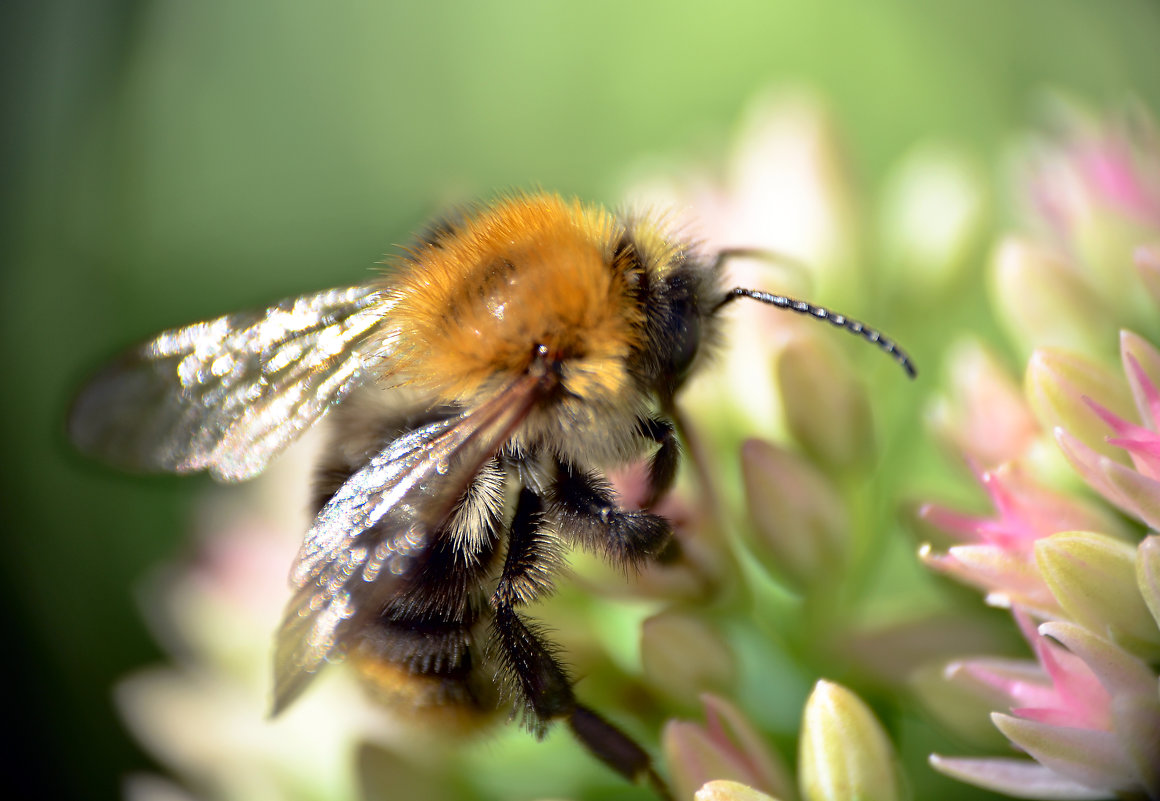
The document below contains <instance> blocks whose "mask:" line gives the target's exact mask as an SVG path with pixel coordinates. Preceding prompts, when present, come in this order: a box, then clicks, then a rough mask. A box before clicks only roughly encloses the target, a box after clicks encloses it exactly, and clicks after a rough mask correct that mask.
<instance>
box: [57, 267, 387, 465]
mask: <svg viewBox="0 0 1160 801" xmlns="http://www.w3.org/2000/svg"><path fill="white" fill-rule="evenodd" d="M376 296H377V293H376V290H375V289H374V288H372V287H370V286H356V287H349V288H344V289H331V290H326V291H323V292H317V293H314V294H311V295H303V296H301V297H297V298H288V299H286V300H284V301H282V302H280V303H278V304H277V305H274V306H271V307H270V308H268V309H265V310H262V311H251V312H242V313H239V314H231V315H227V316H225V317H218V318H217V319H215V320H207V321H205V322H200V323H194V324H193V325H188V326H185V327H183V328H174V329H172V330H169V331H165V332H163V333H162V334H160V335H158V336H157V337H155V338H153V339H152V340H150V341H148V342H146V343H144V344H142V345H140V346H138V347H137V348H135V349H133V350H132V351H130V352H129V353H127V354H125V355H124V356H123V357H122V358H121V359H120V360H118V361H117V362H115V363H114V364H112V365H110V366H109V367H108V368H106V369H105V370H104V371H102V372H101V373H99V374H98V375H97V376H96V377H95V378H94V379H93V380H92V381H91V382H90V383H89V384H88V385H86V386H85V388H84V389H83V390H82V391H81V394H80V396H79V397H78V398H77V399H76V402H75V403H74V404H73V408H72V412H71V414H70V416H69V434H70V436H71V438H72V440H73V441H74V442H75V443H76V445H77V446H78V447H79V448H80V449H81V450H82V451H84V452H86V453H89V454H91V455H93V456H96V457H97V458H100V459H102V460H104V461H107V462H110V463H112V464H114V465H117V466H119V467H123V468H127V469H130V470H146V471H159V470H163V471H175V472H178V473H185V472H191V471H196V470H209V471H210V473H211V474H213V476H214V477H215V478H218V479H222V480H226V481H241V480H243V479H247V478H250V477H252V476H254V475H256V474H257V473H259V472H260V471H261V470H262V468H264V467H265V466H266V463H267V462H268V461H269V460H270V458H271V457H272V456H273V455H274V454H276V453H277V452H278V451H280V450H282V449H283V448H285V447H286V446H287V445H288V444H290V443H291V442H292V441H293V440H294V439H295V438H297V437H298V435H299V434H301V433H302V432H303V431H304V430H306V429H307V428H309V427H310V426H311V425H312V424H314V423H315V422H316V421H317V420H318V419H319V418H320V417H321V416H322V415H323V414H325V412H326V410H327V409H328V408H329V407H330V406H331V405H332V404H334V403H335V402H336V401H338V400H340V399H341V398H342V397H343V396H345V395H346V394H347V393H348V392H349V391H350V390H351V389H352V388H353V387H355V386H357V385H358V384H359V383H360V382H361V381H362V380H363V378H364V375H365V370H366V368H367V366H368V364H369V363H370V362H371V360H372V359H373V358H374V354H372V353H371V352H370V350H371V345H372V343H371V341H370V340H371V335H372V334H373V332H374V329H375V326H376V324H377V323H378V322H379V320H380V319H381V317H382V314H383V309H382V308H381V306H380V305H377V304H376V303H375V301H376Z"/></svg>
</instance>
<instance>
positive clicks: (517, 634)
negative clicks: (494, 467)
mask: <svg viewBox="0 0 1160 801" xmlns="http://www.w3.org/2000/svg"><path fill="white" fill-rule="evenodd" d="M543 506H544V504H543V500H542V499H541V498H540V496H539V495H537V494H536V493H535V492H533V491H531V490H529V489H526V488H525V489H523V490H521V492H520V497H519V501H518V502H517V504H516V511H515V516H514V518H513V519H512V524H511V530H510V533H509V535H508V552H507V556H506V557H505V559H504V566H503V572H502V574H501V575H500V579H499V584H498V586H497V588H496V591H495V594H494V595H493V596H492V606H493V607H494V608H495V619H494V622H493V624H492V626H493V637H494V639H493V648H494V649H495V650H496V651H498V653H497V654H496V656H497V657H498V661H499V664H500V665H501V669H502V671H503V675H504V681H505V684H506V685H507V686H508V689H509V692H510V693H511V694H512V695H514V696H515V697H516V698H519V699H521V701H522V705H523V712H524V717H525V722H526V723H527V724H528V726H529V728H530V729H531V730H532V731H533V733H535V734H536V736H539V737H542V736H543V735H544V733H545V731H546V730H547V726H548V724H549V723H551V722H552V721H554V720H566V721H567V723H568V727H569V728H570V729H571V730H572V732H573V734H575V736H576V738H577V739H578V740H579V741H580V743H581V744H582V745H583V746H584V747H585V748H587V749H588V750H589V751H590V752H591V753H592V754H593V756H595V757H596V758H597V759H599V760H600V761H601V762H603V763H604V764H606V765H608V766H609V767H610V768H612V769H613V770H614V771H616V772H617V773H619V774H621V775H622V776H624V777H626V778H628V779H629V780H630V781H633V782H640V781H642V780H643V781H646V782H647V783H648V784H650V785H651V786H652V787H653V789H654V790H656V792H657V793H658V794H659V795H660V796H661V797H662V798H665V799H668V798H670V797H671V796H670V794H669V791H668V788H667V786H666V785H665V783H664V781H663V780H662V779H661V778H660V776H659V775H658V774H657V772H656V770H655V769H654V768H653V766H652V760H651V758H650V757H649V755H648V752H647V751H645V750H644V749H643V748H641V747H640V746H639V745H637V744H636V743H635V742H634V741H633V740H632V739H631V738H630V737H629V736H628V735H626V734H624V733H623V732H622V731H620V729H618V728H616V727H615V726H613V725H612V724H611V723H609V722H608V721H606V720H605V719H604V718H603V717H601V716H600V715H598V714H597V713H596V712H593V711H592V710H591V709H589V708H587V707H585V706H582V705H581V704H579V703H577V701H576V696H575V694H574V693H573V691H572V681H571V679H570V678H569V677H568V673H567V671H566V670H565V669H564V666H563V665H562V664H561V663H560V661H559V659H557V658H556V655H555V651H556V649H555V647H554V646H553V645H552V644H551V643H550V642H549V641H548V640H547V639H546V638H545V637H544V635H543V633H542V632H540V631H538V630H537V628H536V627H535V625H534V624H529V623H528V622H527V621H525V620H524V619H523V618H522V617H521V616H520V615H519V613H518V612H517V611H516V607H517V606H521V605H523V604H526V603H528V602H530V601H531V600H533V599H534V598H536V597H537V596H539V595H541V594H543V593H545V592H547V591H549V590H550V589H551V584H550V579H549V576H550V573H551V572H552V570H553V569H554V568H555V567H556V564H557V563H558V557H557V554H556V552H555V545H556V538H555V537H554V536H552V535H551V534H550V533H549V532H547V531H545V530H544V527H543V523H544V518H543Z"/></svg>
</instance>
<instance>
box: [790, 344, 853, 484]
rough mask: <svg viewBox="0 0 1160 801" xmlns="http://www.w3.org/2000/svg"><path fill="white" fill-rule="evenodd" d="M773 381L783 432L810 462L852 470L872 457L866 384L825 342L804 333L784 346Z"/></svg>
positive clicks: (837, 468) (826, 466)
mask: <svg viewBox="0 0 1160 801" xmlns="http://www.w3.org/2000/svg"><path fill="white" fill-rule="evenodd" d="M777 382H778V386H779V387H780V390H781V396H782V403H783V405H784V408H785V417H786V423H787V425H788V427H789V430H790V432H791V433H792V434H793V436H794V438H795V439H796V440H797V441H798V442H799V443H800V444H801V446H802V448H803V449H805V451H806V453H808V454H809V455H810V456H811V457H812V458H813V459H814V460H815V461H817V462H818V463H819V464H820V465H822V466H823V467H825V468H831V469H836V470H842V471H847V472H852V473H856V472H859V471H861V470H864V469H866V467H867V466H868V465H870V464H871V463H872V462H873V461H874V428H873V425H872V422H873V421H872V419H871V416H870V401H869V398H867V396H866V388H865V386H864V385H863V384H862V382H861V381H860V380H859V379H858V378H857V377H856V376H855V375H854V373H853V372H852V371H851V370H850V367H849V365H847V364H846V363H845V361H844V360H843V359H841V358H839V357H838V355H837V354H836V353H835V352H834V351H833V350H831V349H830V347H829V346H827V345H823V344H822V343H821V342H820V340H818V339H816V338H813V337H809V338H806V337H804V336H803V337H800V338H798V339H795V340H794V341H792V342H790V343H789V344H787V345H786V346H785V348H783V349H782V351H781V353H780V354H779V355H778V360H777Z"/></svg>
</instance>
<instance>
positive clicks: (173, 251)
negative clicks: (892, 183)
mask: <svg viewBox="0 0 1160 801" xmlns="http://www.w3.org/2000/svg"><path fill="white" fill-rule="evenodd" d="M0 15H2V17H0V59H2V61H3V75H4V81H3V91H4V95H3V109H2V111H3V119H4V125H3V131H4V133H3V151H2V158H3V169H2V172H0V175H2V176H3V178H2V182H0V198H2V200H3V216H2V218H0V225H2V226H3V228H2V237H0V249H2V251H3V259H2V261H0V264H2V265H3V266H2V268H0V269H2V270H3V273H2V276H0V278H2V281H3V283H2V285H0V327H2V331H3V334H2V342H3V348H4V354H3V362H4V379H3V386H4V389H3V392H2V398H3V404H4V408H3V410H2V412H3V413H2V414H0V425H3V437H2V439H0V442H2V443H3V454H4V456H3V470H4V475H3V480H2V481H0V493H2V494H0V498H2V501H0V504H2V509H3V512H4V526H3V528H4V533H3V538H4V543H5V551H4V554H3V558H2V559H0V571H2V574H0V575H2V579H0V591H2V592H3V597H2V598H0V609H2V610H3V614H4V616H5V617H6V619H7V620H8V623H7V624H6V625H7V626H8V633H7V634H6V635H5V645H6V648H5V657H4V663H5V669H6V672H8V673H9V674H10V675H9V678H8V680H7V681H6V683H5V685H4V691H5V695H6V696H7V701H6V702H5V705H4V706H5V713H4V725H5V728H6V729H8V733H9V735H10V737H11V736H14V737H15V739H16V741H17V742H18V747H17V749H16V750H15V751H12V750H9V749H5V753H4V757H3V759H4V761H5V762H6V763H9V764H8V767H9V768H10V769H11V770H12V776H11V778H10V779H9V780H6V784H8V786H10V787H11V786H14V787H17V788H23V789H24V790H25V791H27V792H29V793H30V794H31V793H35V795H36V796H37V797H41V798H98V799H99V798H112V797H115V796H116V795H117V793H118V782H119V779H120V777H121V776H122V775H123V774H124V773H125V772H126V771H129V770H134V769H142V768H149V767H150V763H149V761H148V758H147V757H145V756H144V755H143V754H142V753H141V752H140V751H139V750H138V749H137V748H136V746H135V745H134V744H133V743H132V742H131V741H130V739H129V738H128V736H127V735H126V734H125V733H124V731H123V729H122V728H121V726H120V725H119V723H118V722H117V720H116V717H115V715H114V712H113V709H112V705H111V700H110V693H109V688H110V685H111V683H112V682H113V681H114V680H115V679H116V678H117V677H118V676H121V675H122V674H124V673H125V672H126V671H128V670H130V669H132V668H134V667H137V666H140V665H142V664H146V663H149V662H153V661H156V660H158V659H159V658H160V654H159V651H158V648H157V646H156V645H155V644H154V643H153V642H151V640H150V638H149V637H148V635H147V633H146V631H145V628H144V625H143V623H142V622H141V616H140V613H139V612H138V610H137V609H136V608H135V606H134V601H133V597H132V591H133V588H134V584H135V582H136V581H138V580H139V579H140V577H141V576H142V575H143V574H144V573H145V572H146V571H147V569H148V568H149V567H150V566H151V565H154V564H156V563H157V562H159V561H160V560H163V559H164V558H166V557H171V556H173V555H174V554H175V553H178V552H179V551H180V549H181V543H182V542H183V538H184V536H185V534H186V532H187V530H188V528H189V522H188V520H189V510H190V508H191V506H192V503H193V498H194V497H195V496H196V494H197V493H198V491H199V487H201V486H202V484H201V483H200V480H199V479H191V480H186V481H178V480H168V479H157V480H142V479H132V478H125V477H123V476H119V475H115V474H112V473H110V472H108V471H105V470H104V469H102V468H100V467H99V466H95V465H92V464H89V463H86V462H85V461H83V460H82V459H80V458H78V457H76V456H74V455H73V454H72V453H71V452H70V450H69V448H68V446H67V444H66V443H65V442H64V440H63V435H62V420H63V417H64V414H65V411H66V408H67V404H68V401H69V398H70V396H71V394H72V393H73V392H74V391H75V388H76V387H77V385H78V382H79V381H80V380H82V378H83V376H84V375H85V373H86V372H87V371H89V370H91V369H92V368H93V367H95V366H96V365H97V364H99V363H100V362H101V361H102V360H103V359H105V358H107V357H109V356H110V355H111V354H113V353H114V352H116V351H117V350H118V349H119V348H121V347H123V346H125V345H126V344H128V343H130V342H132V341H133V340H135V339H139V338H141V337H142V336H144V335H146V334H148V333H150V332H153V331H155V330H157V329H160V328H162V327H167V326H171V325H174V324H176V323H180V322H185V321H189V320H193V319H197V318H199V317H204V316H208V315H215V314H218V313H221V312H224V311H227V310H232V309H235V308H240V307H245V306H250V305H255V304H260V303H263V302H265V301H268V300H271V299H274V298H277V297H281V296H285V295H288V294H292V293H296V292H301V291H306V290H309V289H314V288H319V287H324V286H331V285H339V284H343V283H349V282H354V281H358V280H361V279H362V278H363V277H364V276H365V275H366V269H367V267H368V265H370V264H371V263H372V262H374V261H376V260H377V259H378V258H379V257H380V255H381V254H382V253H384V252H386V251H388V250H389V249H390V248H391V246H392V245H393V244H394V243H398V242H404V241H406V239H407V236H408V233H409V232H410V231H411V230H413V229H414V228H415V227H416V226H418V225H419V224H420V223H421V222H422V221H423V219H424V218H425V217H427V216H428V215H429V214H431V213H432V212H434V211H437V210H438V209H439V208H440V206H441V205H442V204H444V203H446V202H447V201H449V200H461V199H463V198H467V197H477V196H487V195H489V194H491V193H492V192H493V191H495V190H497V189H503V188H511V187H527V186H536V185H539V186H543V187H546V188H551V189H556V190H559V191H561V192H565V193H575V194H579V195H581V196H583V197H586V198H589V199H592V200H597V201H604V202H610V203H615V202H617V201H618V200H620V198H619V197H618V192H619V190H620V189H621V187H622V186H623V185H624V181H625V175H626V170H628V169H630V168H631V167H632V166H633V165H635V164H639V163H641V162H642V161H648V160H650V159H651V160H656V159H657V158H658V156H659V157H660V159H661V160H662V161H663V162H664V163H674V164H679V163H681V160H682V159H688V160H690V161H692V160H694V159H699V160H702V161H703V162H704V163H710V164H712V163H718V164H719V163H721V162H723V160H724V158H725V156H724V151H725V150H726V148H727V147H728V144H729V142H730V138H731V136H732V133H733V130H734V128H735V126H736V124H737V122H738V120H739V118H740V115H741V114H742V112H743V110H744V109H745V108H746V105H747V103H749V101H750V100H751V99H752V98H753V97H754V96H755V94H757V93H759V92H762V91H765V90H767V89H768V88H770V87H771V86H772V87H777V86H781V85H797V86H801V85H804V86H808V87H812V88H815V89H817V90H818V91H819V93H820V94H821V96H822V97H823V98H824V100H825V101H826V102H827V103H828V104H829V107H830V109H831V110H832V112H833V116H834V120H835V121H836V124H837V127H838V128H839V130H840V131H842V132H843V136H844V142H845V145H846V147H847V148H848V151H849V160H850V163H851V164H852V165H854V172H855V178H856V179H857V180H858V182H859V184H860V187H861V189H862V191H864V192H866V193H867V195H868V196H869V197H871V198H873V197H874V193H875V191H876V190H877V188H878V187H879V186H880V184H881V182H882V180H883V177H884V176H885V175H886V174H887V173H888V171H889V170H890V168H891V166H892V165H893V164H895V163H896V162H897V160H898V159H899V158H900V157H901V156H902V155H903V154H904V153H905V152H906V151H907V149H908V148H909V147H910V146H912V145H913V144H914V143H915V142H917V141H920V140H925V139H929V138H934V139H941V140H949V141H951V142H954V143H955V144H957V145H959V146H961V147H963V148H964V149H965V150H966V151H967V152H968V153H971V154H974V155H975V156H977V158H978V159H979V161H980V163H984V164H986V163H995V156H996V154H998V153H1000V152H1001V149H1002V147H1003V145H1004V143H1005V142H1006V141H1007V139H1008V137H1009V136H1010V135H1011V134H1012V132H1013V131H1015V130H1016V129H1018V128H1019V127H1021V126H1024V125H1026V124H1028V123H1029V122H1031V121H1032V117H1033V115H1034V108H1035V99H1036V97H1037V96H1038V94H1039V93H1040V92H1041V91H1042V90H1044V89H1046V88H1063V89H1066V90H1068V91H1071V92H1073V93H1075V94H1076V95H1077V96H1078V97H1081V98H1084V99H1086V100H1089V101H1092V102H1093V103H1094V104H1097V105H1102V104H1115V103H1117V102H1120V101H1123V100H1125V99H1127V98H1129V97H1137V98H1140V99H1142V100H1143V101H1144V102H1145V104H1146V105H1147V106H1149V107H1151V108H1158V107H1160V56H1158V53H1160V4H1158V3H1156V2H1153V0H1115V1H1113V2H1103V3H1092V2H1087V1H1086V0H984V1H982V2H980V0H910V1H909V2H908V1H907V0H861V2H856V1H854V0H850V1H847V2H843V1H842V0H815V1H814V2H785V1H784V0H782V1H781V2H734V1H732V0H721V1H719V2H716V3H713V4H709V3H702V4H693V3H683V2H661V1H660V0H656V1H651V2H632V3H625V2H606V1H605V0H589V2H583V3H565V2H542V3H533V2H524V3H517V2H473V3H466V2H464V3H428V4H420V3H403V2H394V3H387V2H382V3H373V2H332V3H327V4H322V3H316V2H306V1H305V0H199V2H182V1H181V0H73V1H72V2H69V1H68V0H41V1H40V2H33V1H32V0H9V2H8V3H6V4H5V7H4V10H3V11H2V12H0ZM674 178H677V179H679V178H680V176H674ZM7 797H12V796H7Z"/></svg>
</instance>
